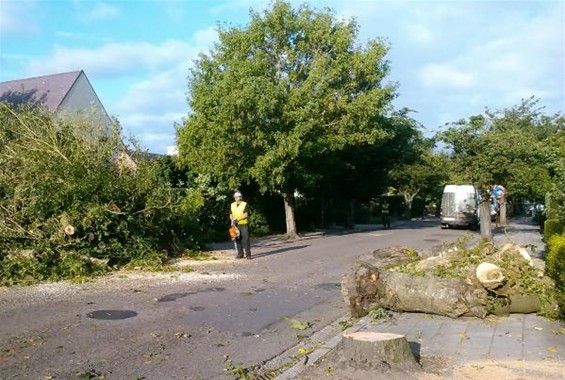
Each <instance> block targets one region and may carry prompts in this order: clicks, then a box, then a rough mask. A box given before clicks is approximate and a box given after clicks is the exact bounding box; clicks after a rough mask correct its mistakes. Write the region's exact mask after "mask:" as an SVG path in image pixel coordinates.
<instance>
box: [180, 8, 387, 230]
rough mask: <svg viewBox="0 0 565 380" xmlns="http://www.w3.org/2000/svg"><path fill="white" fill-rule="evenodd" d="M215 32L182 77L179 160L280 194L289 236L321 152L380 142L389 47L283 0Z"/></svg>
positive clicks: (350, 24)
mask: <svg viewBox="0 0 565 380" xmlns="http://www.w3.org/2000/svg"><path fill="white" fill-rule="evenodd" d="M218 32H219V42H218V43H217V44H216V45H215V46H214V48H213V49H212V50H211V51H210V52H209V53H208V54H202V55H200V57H199V58H198V60H196V62H195V67H194V68H193V69H192V70H191V73H190V75H189V105H190V113H189V115H188V118H187V120H186V122H185V124H184V125H183V126H182V127H180V128H179V129H178V145H179V162H180V163H181V164H184V165H186V166H187V167H188V168H189V169H190V170H191V171H193V172H195V173H200V174H207V175H211V176H212V177H213V178H214V180H216V181H217V182H218V183H219V184H220V185H222V186H224V187H230V188H232V189H233V188H235V187H237V186H239V185H241V184H244V183H251V182H255V183H256V184H257V185H258V186H259V188H260V189H261V191H262V192H272V193H277V194H280V195H281V196H282V198H283V200H284V204H285V214H286V226H287V234H288V235H290V236H292V235H295V234H296V223H295V218H294V195H293V194H294V192H295V191H296V190H299V191H300V190H301V188H303V187H310V188H312V187H313V186H314V185H315V184H316V183H317V182H319V181H320V180H321V179H322V177H323V173H327V172H328V169H327V165H330V162H326V161H325V158H327V157H328V156H331V155H332V153H339V152H342V151H344V150H345V149H349V148H351V147H355V146H357V147H364V146H368V145H371V144H374V143H377V142H379V141H382V140H383V139H385V138H387V132H386V131H385V130H383V129H382V128H381V124H382V123H383V121H384V120H385V116H386V115H387V113H388V112H390V111H391V110H392V107H391V101H392V99H393V98H394V96H395V85H394V84H389V83H385V82H384V80H385V78H386V76H387V74H388V73H389V65H388V62H387V61H386V60H385V55H386V53H387V51H388V47H387V46H386V45H385V44H384V43H383V42H382V41H380V40H370V41H368V42H367V43H366V44H364V45H361V44H359V43H358V42H357V34H358V25H357V23H356V22H355V21H354V20H348V21H342V20H338V19H336V17H335V16H334V14H333V13H332V11H331V10H323V11H320V10H315V9H312V8H311V7H309V6H308V5H301V6H299V7H298V8H297V9H294V8H293V7H292V6H291V5H290V4H289V3H287V2H284V1H275V2H274V3H273V5H272V6H271V7H270V8H269V9H267V10H266V11H264V12H263V13H262V14H260V13H256V12H253V11H251V21H250V23H249V24H248V25H247V26H245V27H233V26H220V27H219V31H218ZM313 163H315V165H314V164H313Z"/></svg>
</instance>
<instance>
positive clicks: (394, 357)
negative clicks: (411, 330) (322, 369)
mask: <svg viewBox="0 0 565 380" xmlns="http://www.w3.org/2000/svg"><path fill="white" fill-rule="evenodd" d="M342 353H343V357H344V358H345V359H347V361H348V366H350V367H353V368H359V369H381V370H389V369H399V370H408V369H415V368H419V365H418V363H417V362H416V359H415V358H414V355H413V354H412V351H411V350H410V346H409V345H408V341H407V340H406V337H405V336H404V335H399V334H390V333H378V332H369V331H358V332H353V333H348V332H345V333H344V334H343V341H342Z"/></svg>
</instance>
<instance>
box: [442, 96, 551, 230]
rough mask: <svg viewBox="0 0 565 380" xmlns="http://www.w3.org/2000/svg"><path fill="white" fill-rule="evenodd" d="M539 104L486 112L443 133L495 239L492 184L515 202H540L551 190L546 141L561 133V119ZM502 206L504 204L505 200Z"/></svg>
mask: <svg viewBox="0 0 565 380" xmlns="http://www.w3.org/2000/svg"><path fill="white" fill-rule="evenodd" d="M538 102H539V101H538V100H537V99H535V98H533V97H532V98H529V99H525V100H522V102H521V104H520V105H518V106H515V107H513V108H511V109H506V110H503V111H492V110H490V109H487V110H486V111H485V113H484V114H483V115H476V116H471V117H469V118H468V119H467V120H460V121H458V122H455V123H451V124H450V125H451V127H450V128H449V129H448V130H447V131H445V132H442V133H441V134H440V135H439V138H440V139H441V140H442V141H444V142H445V143H446V144H447V146H448V147H449V148H450V149H451V157H452V158H453V160H454V161H455V163H456V165H457V167H458V168H459V170H460V172H461V175H462V177H463V178H465V179H466V180H468V181H471V182H472V183H474V184H475V185H477V186H478V188H479V189H480V192H481V195H482V203H481V234H482V235H483V237H487V238H491V237H492V231H491V227H490V219H489V215H490V208H489V204H488V202H489V198H490V191H491V190H492V186H493V185H495V184H501V185H504V186H505V187H506V189H507V197H513V198H515V199H520V198H523V197H528V198H538V199H539V198H542V197H543V196H544V194H545V193H546V192H547V191H548V190H549V189H550V188H551V183H552V182H551V177H550V173H549V171H548V167H547V165H546V162H545V157H544V152H545V150H544V149H543V146H544V143H543V141H544V140H545V138H547V136H551V135H553V134H554V133H555V131H556V130H557V127H556V125H555V122H556V120H557V119H556V117H554V116H546V115H544V114H543V113H542V112H541V111H542V109H543V108H540V107H539V106H538ZM502 202H503V206H504V202H505V199H503V200H502ZM503 217H504V216H503Z"/></svg>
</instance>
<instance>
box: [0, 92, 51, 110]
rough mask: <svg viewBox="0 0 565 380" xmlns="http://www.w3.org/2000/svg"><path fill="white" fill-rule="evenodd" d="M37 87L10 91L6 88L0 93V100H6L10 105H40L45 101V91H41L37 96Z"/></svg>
mask: <svg viewBox="0 0 565 380" xmlns="http://www.w3.org/2000/svg"><path fill="white" fill-rule="evenodd" d="M37 91H38V90H37V89H35V88H34V89H30V90H26V91H23V90H22V91H12V90H8V91H6V92H4V93H2V94H0V102H6V103H8V104H10V105H11V106H12V107H19V106H22V105H27V106H30V107H42V106H44V105H45V102H46V101H47V93H43V94H42V95H41V96H40V97H37V96H36V95H37Z"/></svg>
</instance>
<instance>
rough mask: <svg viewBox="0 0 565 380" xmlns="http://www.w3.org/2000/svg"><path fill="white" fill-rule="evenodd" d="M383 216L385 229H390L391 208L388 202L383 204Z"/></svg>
mask: <svg viewBox="0 0 565 380" xmlns="http://www.w3.org/2000/svg"><path fill="white" fill-rule="evenodd" d="M381 215H382V217H383V226H384V229H385V230H386V229H389V228H390V206H389V204H388V202H387V201H386V199H385V201H384V202H383V204H382V208H381Z"/></svg>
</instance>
